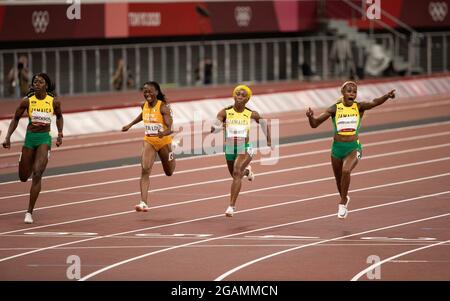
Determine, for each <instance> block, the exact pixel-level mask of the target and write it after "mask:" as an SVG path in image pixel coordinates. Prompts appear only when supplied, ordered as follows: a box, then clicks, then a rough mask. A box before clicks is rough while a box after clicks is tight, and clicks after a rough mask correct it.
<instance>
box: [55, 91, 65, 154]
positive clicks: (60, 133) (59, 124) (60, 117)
mask: <svg viewBox="0 0 450 301" xmlns="http://www.w3.org/2000/svg"><path fill="white" fill-rule="evenodd" d="M53 110H54V112H55V115H56V127H57V128H58V138H56V146H57V147H59V146H60V145H61V144H62V138H63V137H64V135H63V127H64V118H63V115H62V111H61V102H60V101H59V100H58V99H57V98H54V99H53Z"/></svg>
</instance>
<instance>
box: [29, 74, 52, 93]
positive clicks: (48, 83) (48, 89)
mask: <svg viewBox="0 0 450 301" xmlns="http://www.w3.org/2000/svg"><path fill="white" fill-rule="evenodd" d="M38 76H39V77H42V78H43V79H44V80H45V83H46V84H47V89H46V92H47V94H49V95H50V96H53V97H54V96H56V93H55V83H53V82H52V80H51V79H50V77H49V76H48V75H47V73H44V72H39V73H36V74H35V75H33V77H32V78H31V86H30V90H29V91H28V93H27V96H28V97H30V96H32V95H33V94H34V89H33V82H34V79H35V78H36V77H38Z"/></svg>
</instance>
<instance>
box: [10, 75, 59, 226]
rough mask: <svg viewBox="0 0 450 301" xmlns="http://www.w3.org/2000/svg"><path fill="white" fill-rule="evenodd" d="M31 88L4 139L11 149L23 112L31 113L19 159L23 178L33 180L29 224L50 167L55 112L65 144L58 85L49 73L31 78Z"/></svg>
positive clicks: (23, 179)
mask: <svg viewBox="0 0 450 301" xmlns="http://www.w3.org/2000/svg"><path fill="white" fill-rule="evenodd" d="M31 85H32V86H31V89H30V92H29V93H28V94H27V96H26V97H24V98H23V100H22V101H21V103H20V105H19V107H18V108H17V109H16V112H15V114H14V117H13V119H12V120H11V123H10V124H9V128H8V133H7V134H6V137H5V141H4V142H3V147H4V148H10V147H11V142H10V138H11V135H12V134H13V133H14V131H15V130H16V128H17V125H18V124H19V120H20V118H21V117H22V114H23V113H24V112H25V111H27V113H28V119H29V121H28V126H27V133H26V135H25V143H24V145H23V147H22V154H21V155H20V159H19V178H20V181H22V182H26V181H27V180H28V178H29V177H30V175H31V174H33V178H32V179H33V180H32V183H31V189H30V201H29V203H28V211H27V213H26V214H25V223H27V224H32V223H33V216H32V214H33V209H34V205H35V204H36V200H37V198H38V196H39V192H41V180H42V174H43V173H44V171H45V168H46V167H47V162H48V157H49V156H50V149H51V146H52V137H51V136H50V124H51V122H52V115H53V114H55V115H56V127H57V128H58V138H57V139H56V146H57V147H59V146H60V145H61V144H62V138H63V125H64V121H63V116H62V112H61V103H60V102H59V100H57V99H56V97H55V94H54V93H53V91H54V90H55V85H54V84H53V83H52V82H51V80H50V78H49V76H48V75H47V74H45V73H38V74H36V75H34V76H33V78H32V80H31Z"/></svg>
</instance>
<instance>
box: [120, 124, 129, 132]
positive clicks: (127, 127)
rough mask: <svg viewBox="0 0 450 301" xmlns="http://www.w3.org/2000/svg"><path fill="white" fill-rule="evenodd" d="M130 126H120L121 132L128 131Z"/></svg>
mask: <svg viewBox="0 0 450 301" xmlns="http://www.w3.org/2000/svg"><path fill="white" fill-rule="evenodd" d="M130 128H131V126H130V125H129V124H128V125H125V126H124V127H122V132H126V131H128V130H129V129H130Z"/></svg>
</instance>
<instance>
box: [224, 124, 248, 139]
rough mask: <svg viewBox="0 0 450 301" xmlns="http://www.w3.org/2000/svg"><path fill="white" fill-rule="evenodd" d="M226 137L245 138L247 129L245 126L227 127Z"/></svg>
mask: <svg viewBox="0 0 450 301" xmlns="http://www.w3.org/2000/svg"><path fill="white" fill-rule="evenodd" d="M227 137H228V138H247V127H246V126H236V125H228V126H227Z"/></svg>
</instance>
